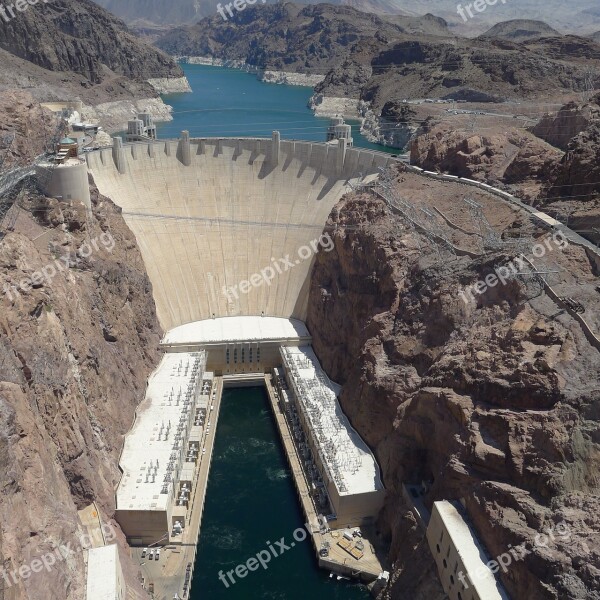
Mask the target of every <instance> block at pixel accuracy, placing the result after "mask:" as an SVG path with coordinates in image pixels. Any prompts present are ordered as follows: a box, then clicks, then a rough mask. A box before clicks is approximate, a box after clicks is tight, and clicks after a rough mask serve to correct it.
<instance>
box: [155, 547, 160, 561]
mask: <svg viewBox="0 0 600 600" xmlns="http://www.w3.org/2000/svg"><path fill="white" fill-rule="evenodd" d="M159 558H160V548H157V549H156V560H158V559H159Z"/></svg>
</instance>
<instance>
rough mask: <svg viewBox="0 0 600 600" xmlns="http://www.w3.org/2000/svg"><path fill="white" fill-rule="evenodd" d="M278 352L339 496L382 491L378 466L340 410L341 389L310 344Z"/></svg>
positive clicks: (282, 349)
mask: <svg viewBox="0 0 600 600" xmlns="http://www.w3.org/2000/svg"><path fill="white" fill-rule="evenodd" d="M281 355H282V357H283V361H284V364H285V367H286V369H287V370H288V372H289V373H290V375H291V377H292V381H293V382H294V388H295V392H296V394H297V396H298V399H299V401H300V404H301V405H302V407H303V410H304V412H305V414H306V415H307V416H308V420H309V421H310V424H311V428H312V431H313V432H314V435H315V440H316V441H317V442H318V445H319V453H320V455H321V457H322V459H323V462H324V463H325V464H326V465H327V468H328V470H329V472H330V474H331V476H332V479H334V481H335V483H336V486H337V488H338V491H339V493H340V496H345V495H352V494H364V493H367V492H374V491H378V490H382V489H383V484H382V482H381V476H380V472H379V465H378V464H377V462H376V461H375V458H374V456H373V454H372V453H371V450H370V449H369V447H368V446H367V444H365V442H364V441H363V440H362V438H361V437H360V436H359V435H358V433H357V432H356V431H355V430H354V429H353V428H352V425H351V424H350V421H349V420H348V417H346V415H345V414H344V412H343V411H342V408H341V407H340V404H339V402H338V400H337V395H338V394H339V391H340V389H341V388H340V386H339V385H337V384H335V383H333V382H332V381H331V380H330V379H329V378H328V377H327V375H326V374H325V372H324V371H323V369H322V367H321V364H320V363H319V359H318V358H317V356H316V354H315V353H314V351H313V349H312V347H311V346H300V347H288V348H281Z"/></svg>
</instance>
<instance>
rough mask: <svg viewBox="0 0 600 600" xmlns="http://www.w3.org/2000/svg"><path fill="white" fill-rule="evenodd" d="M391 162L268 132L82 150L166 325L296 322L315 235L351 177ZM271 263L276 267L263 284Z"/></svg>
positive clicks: (368, 153)
mask: <svg viewBox="0 0 600 600" xmlns="http://www.w3.org/2000/svg"><path fill="white" fill-rule="evenodd" d="M394 160H395V159H394V158H392V157H390V156H389V155H386V154H383V153H379V152H373V151H369V150H363V149H358V148H346V146H345V142H340V144H339V145H338V146H335V145H327V144H318V143H311V142H302V141H280V139H279V135H278V134H277V133H276V132H275V133H274V135H273V139H256V138H243V139H238V138H235V139H232V138H211V139H191V140H190V139H189V137H188V135H187V132H184V133H183V136H182V139H180V140H172V141H162V140H161V141H153V142H138V143H134V144H125V145H122V143H121V140H120V139H118V138H117V139H116V140H115V146H114V147H113V148H112V149H110V148H108V149H102V150H98V151H94V152H90V153H88V154H87V163H88V168H89V170H90V172H91V174H92V175H93V177H94V180H95V182H96V185H97V186H98V188H99V190H100V192H101V193H102V194H104V195H105V196H108V197H109V198H111V199H112V200H113V202H115V203H116V204H117V205H118V206H120V207H121V208H122V209H123V215H124V218H125V220H126V222H127V224H128V226H129V227H130V228H131V230H132V231H133V233H134V234H135V236H136V238H137V241H138V244H139V247H140V249H141V252H142V255H143V258H144V262H145V265H146V269H147V272H148V275H149V276H150V279H151V281H152V285H153V288H154V299H155V302H156V307H157V311H158V317H159V319H160V322H161V325H162V326H163V328H164V329H165V330H169V329H171V328H173V327H176V326H178V325H183V324H186V323H190V322H193V321H200V320H203V319H210V318H213V317H226V316H246V315H248V316H251V315H254V316H260V315H265V316H274V317H283V318H297V319H300V320H303V321H304V320H305V317H306V310H307V300H308V282H309V275H310V272H311V267H312V264H313V262H314V255H315V252H314V243H313V247H312V248H311V242H313V240H317V239H318V238H319V237H320V236H321V234H322V233H323V227H324V225H325V222H326V220H327V217H328V215H329V213H330V211H331V209H332V208H333V206H334V205H335V204H336V203H337V201H338V200H339V199H340V197H341V196H342V195H343V194H344V193H345V192H347V191H349V190H350V187H349V186H348V181H350V182H351V181H352V180H357V179H358V178H361V177H362V178H367V179H368V178H372V176H374V175H376V174H377V173H378V172H379V168H380V167H385V166H386V165H388V164H389V163H390V162H391V161H394ZM307 248H308V251H307ZM300 249H302V250H301V254H299V251H300ZM286 259H287V260H286ZM268 267H272V268H273V269H274V270H275V273H276V274H275V276H274V277H273V278H272V279H270V281H268V282H267V279H268V277H269V276H270V272H268V271H265V269H266V268H268ZM261 271H262V272H263V273H265V274H266V277H263V276H261V275H260V273H261ZM280 271H281V272H280ZM257 274H258V275H257ZM253 276H254V278H253ZM245 281H246V282H247V281H250V282H251V283H250V284H249V285H246V284H242V285H240V284H241V283H242V282H245Z"/></svg>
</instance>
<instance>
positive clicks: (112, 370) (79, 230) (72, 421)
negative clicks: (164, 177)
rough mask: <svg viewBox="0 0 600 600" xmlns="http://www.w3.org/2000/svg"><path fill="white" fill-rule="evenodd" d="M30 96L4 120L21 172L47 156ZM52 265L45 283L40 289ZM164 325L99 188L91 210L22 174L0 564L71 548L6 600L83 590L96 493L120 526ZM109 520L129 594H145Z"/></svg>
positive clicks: (4, 410) (0, 295)
mask: <svg viewBox="0 0 600 600" xmlns="http://www.w3.org/2000/svg"><path fill="white" fill-rule="evenodd" d="M31 103H33V99H32V98H31V97H27V95H26V94H25V93H21V96H19V97H17V98H15V102H14V103H13V105H12V108H13V110H14V111H15V112H16V113H17V116H18V119H15V120H14V121H13V122H12V123H10V124H5V125H6V126H9V127H10V129H11V131H15V132H16V133H17V139H16V141H15V144H14V145H13V146H12V147H11V154H10V159H11V161H12V162H10V163H9V164H11V165H12V166H20V165H23V164H27V162H28V161H29V160H30V158H31V155H37V154H39V153H41V152H42V150H43V141H44V140H43V135H42V133H41V132H42V130H43V126H42V115H41V114H40V112H39V110H38V111H36V110H28V106H29V105H30V104H31ZM44 118H46V119H48V120H50V117H49V116H48V115H46V116H45V117H44ZM32 132H34V134H33V135H31V134H32ZM25 140H26V141H27V143H28V146H27V147H24V146H23V143H24V141H25ZM4 153H5V150H4V149H0V155H2V156H3V155H4ZM12 210H13V211H15V210H16V207H13V209H12ZM93 241H95V243H96V245H97V246H98V250H95V249H94V245H93ZM85 244H89V247H90V248H92V252H91V253H88V251H87V249H84V248H85V246H84V245H85ZM84 255H89V256H88V257H87V258H86V257H84ZM59 262H60V264H61V265H62V266H63V268H61V269H59V268H58V265H57V263H59ZM67 262H69V267H66V266H65V265H66V264H67ZM52 267H53V268H54V274H53V275H52V270H51V268H52ZM42 269H46V272H47V273H48V277H43V278H41V283H40V278H37V283H36V280H34V279H33V278H34V274H35V273H39V272H41V271H42ZM24 280H25V281H27V280H32V282H33V286H25V287H24V286H22V285H20V284H21V282H22V281H24ZM160 333H161V332H160V327H159V325H158V321H157V319H156V313H155V308H154V301H153V298H152V291H151V286H150V282H149V280H148V277H147V275H146V273H145V269H144V265H143V261H142V259H141V255H140V253H139V250H138V248H137V245H136V241H135V238H134V236H133V235H132V234H131V231H130V230H129V229H128V227H127V226H126V225H125V222H124V220H123V218H122V217H121V215H120V211H119V210H118V209H117V208H116V207H115V205H114V204H113V203H112V202H111V201H110V200H108V199H106V198H103V197H102V196H100V195H99V194H98V192H97V190H96V189H93V190H92V211H91V214H87V211H86V209H85V207H84V206H83V205H81V204H77V203H74V204H69V203H63V202H59V201H57V200H53V199H48V198H44V197H43V196H42V195H41V194H40V193H39V192H38V191H37V189H36V187H35V185H34V183H33V181H31V180H28V181H26V187H25V188H24V189H23V192H22V195H21V196H19V208H18V216H17V220H16V222H15V230H14V232H12V233H10V232H9V233H8V234H7V235H6V237H3V239H2V240H1V241H0V462H1V468H0V480H1V481H0V567H2V568H4V569H5V570H6V572H7V573H10V572H12V571H15V569H17V570H18V569H19V567H21V566H22V565H30V564H31V561H32V560H34V559H36V558H39V557H40V556H41V555H43V554H45V553H47V552H51V551H53V550H55V549H57V548H58V547H59V546H60V545H61V544H62V545H66V544H70V547H71V548H72V549H73V551H74V553H73V555H72V557H70V558H69V559H68V560H64V561H57V563H56V564H55V565H54V566H53V567H52V568H51V569H49V570H48V571H46V570H43V571H42V572H41V573H32V574H31V576H30V577H27V578H25V579H23V578H21V579H20V581H19V583H18V585H16V584H14V583H13V584H11V585H7V582H6V579H3V584H4V585H2V586H0V590H3V591H0V598H1V599H3V600H4V599H5V600H9V599H10V600H30V599H33V598H35V599H36V600H37V599H39V598H44V599H47V600H81V599H82V598H84V597H85V593H86V592H85V581H86V570H85V552H84V549H83V548H82V545H81V542H80V539H81V535H82V534H83V533H84V532H85V530H84V529H83V528H82V523H81V521H80V519H79V517H78V514H77V511H78V510H80V509H82V508H84V507H85V506H87V505H89V504H90V503H91V502H92V501H95V502H96V506H97V508H98V510H99V512H100V517H101V519H102V521H103V522H104V523H106V524H107V525H108V524H109V523H111V516H112V514H113V512H114V489H115V485H116V483H117V482H118V481H119V478H120V471H119V469H118V457H119V453H120V451H121V447H122V440H123V435H124V434H125V433H126V431H127V430H128V429H129V428H130V426H131V424H132V422H133V418H134V413H135V409H136V407H137V405H138V404H139V402H140V401H141V400H142V399H143V396H144V392H145V388H146V379H147V377H148V375H149V373H150V372H151V371H152V369H153V368H154V367H155V366H156V364H157V361H158V352H157V345H158V341H159V339H160ZM113 526H114V528H115V531H116V532H117V538H116V539H117V543H118V544H119V548H120V550H121V552H122V553H123V554H122V564H123V568H124V572H125V577H126V580H127V584H128V588H129V590H130V592H131V594H132V598H138V599H140V600H141V599H142V598H144V597H147V596H146V595H145V593H144V592H143V591H142V590H141V587H140V586H139V581H138V577H137V576H138V573H137V572H136V571H135V569H134V567H133V565H132V564H131V562H130V561H129V560H127V554H126V552H127V547H126V544H125V540H124V537H123V536H122V535H121V534H120V533H118V531H119V530H118V526H117V525H116V524H115V523H113Z"/></svg>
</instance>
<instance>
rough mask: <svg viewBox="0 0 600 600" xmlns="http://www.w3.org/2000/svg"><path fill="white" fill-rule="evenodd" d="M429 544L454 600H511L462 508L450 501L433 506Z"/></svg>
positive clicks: (428, 536)
mask: <svg viewBox="0 0 600 600" xmlns="http://www.w3.org/2000/svg"><path fill="white" fill-rule="evenodd" d="M427 541H428V542H429V548H430V550H431V553H432V555H433V558H434V560H435V562H436V565H437V568H438V573H439V576H440V581H441V582H442V586H443V588H444V591H445V592H446V594H447V595H448V598H450V600H510V599H509V596H508V595H507V593H506V591H505V590H504V588H503V586H502V584H501V583H500V582H499V581H498V580H497V579H496V577H495V576H494V573H493V572H492V570H491V569H490V567H489V566H488V561H487V559H486V560H484V558H485V557H486V552H485V549H484V548H483V546H482V545H481V544H480V542H479V540H478V539H477V536H476V534H475V532H474V531H473V530H472V529H471V527H470V526H469V524H468V523H467V521H466V520H465V518H464V516H463V514H462V509H461V507H460V506H457V505H455V504H454V503H452V502H448V501H447V500H441V501H439V502H434V503H433V509H432V511H431V518H430V519H429V525H428V527H427ZM497 568H498V564H497V563H496V570H497Z"/></svg>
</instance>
